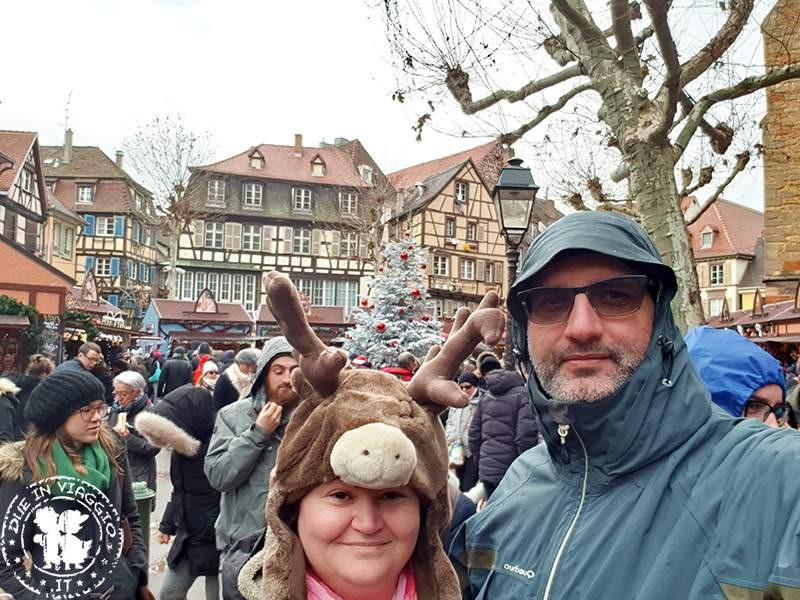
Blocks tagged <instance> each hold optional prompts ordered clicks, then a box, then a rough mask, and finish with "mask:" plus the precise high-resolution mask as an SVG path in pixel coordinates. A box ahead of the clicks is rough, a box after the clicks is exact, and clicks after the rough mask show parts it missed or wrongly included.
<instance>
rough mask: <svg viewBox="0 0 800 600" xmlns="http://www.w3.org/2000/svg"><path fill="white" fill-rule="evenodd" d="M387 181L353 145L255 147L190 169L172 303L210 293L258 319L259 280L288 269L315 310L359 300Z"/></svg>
mask: <svg viewBox="0 0 800 600" xmlns="http://www.w3.org/2000/svg"><path fill="white" fill-rule="evenodd" d="M386 185H387V184H386V178H385V176H384V175H383V173H382V172H381V171H380V169H379V168H378V167H377V165H376V164H375V162H374V161H373V160H372V158H371V157H370V156H369V154H368V153H367V152H366V150H365V149H364V148H363V146H362V145H361V144H360V142H359V141H358V140H353V141H348V140H337V143H335V144H333V145H324V146H323V147H320V148H308V147H304V146H303V141H302V136H301V135H299V134H298V135H296V136H295V143H294V145H293V146H279V145H270V144H260V145H258V146H254V147H252V148H250V149H249V150H247V151H245V152H242V153H240V154H237V155H235V156H232V157H230V158H227V159H225V160H222V161H220V162H217V163H213V164H210V165H205V166H198V167H194V168H193V169H192V176H191V179H190V181H189V184H188V186H187V189H186V192H185V201H186V202H187V203H188V205H189V206H190V207H193V208H192V210H194V211H195V213H196V214H195V218H193V219H192V223H191V226H190V228H189V231H186V232H184V233H183V234H181V235H180V239H179V242H178V248H177V267H178V268H177V269H176V271H177V273H178V274H177V278H176V285H175V288H176V289H175V290H174V292H173V294H172V296H171V297H173V298H175V299H178V300H187V301H188V300H196V299H197V297H198V295H199V294H200V293H201V292H202V291H203V290H204V289H205V288H208V289H209V290H211V292H212V293H213V295H214V297H215V298H216V299H217V300H218V301H219V302H221V303H228V302H232V303H241V304H242V305H243V306H244V307H245V310H246V311H248V313H250V314H251V315H252V316H253V318H255V316H256V314H257V312H258V310H259V306H260V305H261V304H262V303H263V302H264V294H263V287H262V285H261V275H262V273H263V272H265V271H269V270H272V269H277V270H280V271H283V272H285V273H286V274H287V275H288V276H289V277H290V278H291V279H292V281H293V282H294V284H295V285H296V286H297V288H298V290H299V291H300V292H301V293H304V294H305V295H306V297H307V298H308V299H309V301H310V303H311V304H312V305H313V306H340V307H344V309H345V310H346V311H347V312H349V311H350V309H351V308H353V307H355V306H356V304H357V299H358V296H359V290H360V288H361V279H362V277H364V276H365V275H367V274H369V273H371V272H372V270H373V268H374V267H373V263H372V261H371V260H369V249H370V239H371V234H372V233H373V230H374V223H373V220H375V221H378V222H379V218H380V214H378V215H377V216H375V217H373V216H372V215H373V214H374V207H373V206H372V202H373V201H374V197H373V194H374V190H376V189H384V188H385V186H386Z"/></svg>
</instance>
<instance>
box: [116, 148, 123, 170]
mask: <svg viewBox="0 0 800 600" xmlns="http://www.w3.org/2000/svg"><path fill="white" fill-rule="evenodd" d="M122 157H123V153H122V150H117V160H116V161H115V162H116V163H117V166H118V167H119V168H120V169H121V168H122Z"/></svg>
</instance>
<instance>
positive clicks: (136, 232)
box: [131, 221, 141, 243]
mask: <svg viewBox="0 0 800 600" xmlns="http://www.w3.org/2000/svg"><path fill="white" fill-rule="evenodd" d="M131 229H132V233H133V241H135V242H136V243H141V239H140V238H139V235H140V234H139V223H138V222H136V221H133V223H131Z"/></svg>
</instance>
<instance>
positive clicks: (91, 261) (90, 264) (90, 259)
mask: <svg viewBox="0 0 800 600" xmlns="http://www.w3.org/2000/svg"><path fill="white" fill-rule="evenodd" d="M93 266H94V256H87V257H86V262H85V263H84V270H86V271H88V270H89V269H91V268H92V267H93Z"/></svg>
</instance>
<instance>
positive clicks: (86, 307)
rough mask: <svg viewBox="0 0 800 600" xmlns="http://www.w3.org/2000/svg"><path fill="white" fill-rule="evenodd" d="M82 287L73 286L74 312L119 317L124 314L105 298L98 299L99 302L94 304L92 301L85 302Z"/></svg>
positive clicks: (71, 292)
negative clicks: (82, 296)
mask: <svg viewBox="0 0 800 600" xmlns="http://www.w3.org/2000/svg"><path fill="white" fill-rule="evenodd" d="M81 292H82V290H81V286H79V285H73V286H72V288H71V289H70V292H69V293H70V294H72V297H73V298H74V299H75V305H74V307H73V309H74V310H82V311H84V312H89V313H94V314H99V315H107V314H109V313H110V314H112V315H114V316H118V315H120V314H122V311H120V309H119V308H117V307H116V306H114V305H113V304H111V303H110V302H108V301H106V300H105V299H104V298H100V297H98V298H97V302H92V301H91V300H84V299H83V298H81Z"/></svg>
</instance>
